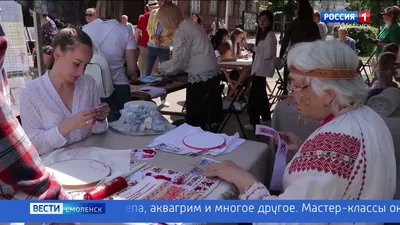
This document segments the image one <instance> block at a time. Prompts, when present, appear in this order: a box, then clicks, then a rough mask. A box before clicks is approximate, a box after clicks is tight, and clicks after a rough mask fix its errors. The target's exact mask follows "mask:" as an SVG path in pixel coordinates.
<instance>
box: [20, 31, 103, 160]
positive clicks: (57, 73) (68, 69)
mask: <svg viewBox="0 0 400 225" xmlns="http://www.w3.org/2000/svg"><path fill="white" fill-rule="evenodd" d="M53 49H54V51H53V63H52V65H50V67H49V69H50V70H49V71H47V72H46V73H45V74H44V75H43V76H41V77H39V78H37V79H35V80H32V81H30V82H28V83H26V85H25V86H24V87H22V88H21V97H20V104H19V105H20V113H21V120H22V127H23V128H24V130H25V132H26V134H27V136H28V137H29V139H30V140H31V141H32V143H33V145H34V146H35V147H36V149H37V150H38V152H39V154H40V155H44V154H47V153H50V152H52V151H54V150H55V149H58V148H61V147H63V146H65V145H67V144H71V143H74V142H78V141H81V140H82V139H84V138H86V137H87V136H88V134H90V133H94V134H99V133H103V132H105V131H106V130H107V128H108V122H107V116H108V112H109V108H108V105H107V104H100V103H101V102H100V97H99V93H98V88H97V84H96V81H95V80H94V78H92V77H91V76H89V75H84V71H85V67H86V64H88V63H89V62H90V60H91V58H92V56H93V45H92V41H91V39H90V37H89V36H88V35H87V34H86V33H85V32H83V31H82V30H80V29H75V28H72V27H69V28H65V29H62V30H61V31H60V32H59V33H58V34H57V35H56V36H55V38H54V44H53Z"/></svg>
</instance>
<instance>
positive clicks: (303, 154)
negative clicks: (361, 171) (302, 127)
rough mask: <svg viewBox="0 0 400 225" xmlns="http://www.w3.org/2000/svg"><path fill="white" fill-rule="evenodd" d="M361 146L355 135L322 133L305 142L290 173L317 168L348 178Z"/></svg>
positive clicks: (290, 168)
mask: <svg viewBox="0 0 400 225" xmlns="http://www.w3.org/2000/svg"><path fill="white" fill-rule="evenodd" d="M360 147H361V146H360V141H359V139H357V138H355V137H352V136H349V135H344V134H338V133H332V132H325V133H320V134H318V135H316V136H315V137H314V138H312V139H310V140H308V141H306V142H305V143H304V145H303V147H302V148H301V149H300V156H298V157H297V158H296V159H294V160H293V162H292V163H291V165H290V167H289V174H290V173H293V172H300V171H309V170H317V171H319V172H321V171H324V172H325V173H332V174H334V175H338V176H339V177H343V178H344V179H348V178H349V177H350V175H351V171H352V170H353V166H354V163H355V161H356V159H357V157H358V154H359V152H360Z"/></svg>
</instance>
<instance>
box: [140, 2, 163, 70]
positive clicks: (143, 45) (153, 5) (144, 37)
mask: <svg viewBox="0 0 400 225" xmlns="http://www.w3.org/2000/svg"><path fill="white" fill-rule="evenodd" d="M146 7H147V9H148V11H147V12H145V13H144V14H143V15H140V16H139V21H138V24H137V26H136V31H135V41H136V43H139V60H138V64H139V70H140V74H141V75H143V74H144V65H145V58H146V52H147V43H148V42H149V34H148V33H147V24H148V22H149V17H150V13H151V11H153V10H154V9H158V7H159V5H158V1H157V0H150V1H149V3H148V4H147V5H146ZM139 39H140V41H139ZM156 73H157V63H154V66H153V71H152V74H156Z"/></svg>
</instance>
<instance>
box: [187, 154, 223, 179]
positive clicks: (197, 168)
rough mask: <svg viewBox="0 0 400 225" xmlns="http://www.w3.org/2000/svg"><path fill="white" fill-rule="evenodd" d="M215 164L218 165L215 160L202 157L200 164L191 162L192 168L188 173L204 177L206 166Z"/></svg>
mask: <svg viewBox="0 0 400 225" xmlns="http://www.w3.org/2000/svg"><path fill="white" fill-rule="evenodd" d="M216 163H220V162H219V161H217V160H214V159H209V158H205V157H203V158H202V159H201V160H200V162H199V163H198V162H192V165H193V166H194V167H192V168H190V169H189V173H190V174H197V175H201V176H203V175H204V170H205V168H206V167H207V166H209V165H212V164H216Z"/></svg>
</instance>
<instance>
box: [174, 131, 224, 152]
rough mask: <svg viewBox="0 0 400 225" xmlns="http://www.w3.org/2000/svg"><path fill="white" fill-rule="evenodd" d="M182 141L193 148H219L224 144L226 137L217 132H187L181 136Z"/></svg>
mask: <svg viewBox="0 0 400 225" xmlns="http://www.w3.org/2000/svg"><path fill="white" fill-rule="evenodd" d="M182 143H183V144H184V145H185V146H186V147H189V148H191V149H195V150H213V149H221V148H223V147H225V146H226V139H225V138H224V137H223V136H221V135H218V134H213V133H210V132H201V133H194V134H189V135H188V136H186V137H185V138H183V140H182Z"/></svg>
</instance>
